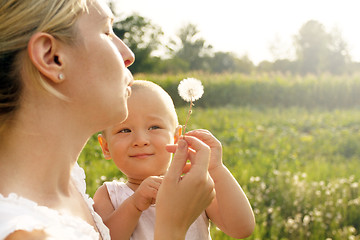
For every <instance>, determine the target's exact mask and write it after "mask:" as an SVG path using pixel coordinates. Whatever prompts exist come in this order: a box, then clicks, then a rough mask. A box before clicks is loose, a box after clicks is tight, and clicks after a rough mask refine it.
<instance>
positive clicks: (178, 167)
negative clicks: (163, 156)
mask: <svg viewBox="0 0 360 240" xmlns="http://www.w3.org/2000/svg"><path fill="white" fill-rule="evenodd" d="M187 155H188V147H187V143H186V141H185V140H183V139H180V140H179V141H178V147H177V149H176V152H175V154H174V158H173V160H172V162H171V164H170V167H169V170H168V172H167V173H166V175H165V178H168V179H169V180H173V181H178V180H179V179H180V176H181V175H182V173H183V168H184V167H185V164H186V160H187Z"/></svg>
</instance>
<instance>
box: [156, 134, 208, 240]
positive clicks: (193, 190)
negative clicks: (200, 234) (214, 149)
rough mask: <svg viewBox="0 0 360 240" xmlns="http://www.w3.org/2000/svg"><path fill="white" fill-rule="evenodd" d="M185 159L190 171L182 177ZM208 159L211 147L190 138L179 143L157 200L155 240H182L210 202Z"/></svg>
mask: <svg viewBox="0 0 360 240" xmlns="http://www.w3.org/2000/svg"><path fill="white" fill-rule="evenodd" d="M168 150H169V151H173V150H174V146H169V147H168ZM187 160H190V162H191V168H190V170H189V171H188V172H187V173H186V174H185V175H182V174H183V168H184V166H185V164H186V161H187ZM209 160H210V148H209V146H207V145H206V144H205V143H204V142H202V141H201V140H199V139H197V138H195V137H192V136H185V137H183V138H181V139H180V140H179V142H178V146H177V150H176V152H175V155H174V159H173V161H172V163H171V165H170V168H169V170H168V172H167V174H166V175H165V177H164V179H163V182H162V184H161V186H160V188H159V191H158V195H157V199H156V225H155V239H184V238H185V235H186V232H187V230H188V228H189V226H190V225H191V224H192V223H193V222H194V221H195V220H196V218H198V217H199V215H200V214H201V213H202V212H203V211H204V210H205V209H206V208H207V207H208V206H209V204H210V203H211V202H212V200H213V198H214V196H215V192H214V182H213V181H212V179H211V177H210V175H209V174H208V171H207V170H208V166H209Z"/></svg>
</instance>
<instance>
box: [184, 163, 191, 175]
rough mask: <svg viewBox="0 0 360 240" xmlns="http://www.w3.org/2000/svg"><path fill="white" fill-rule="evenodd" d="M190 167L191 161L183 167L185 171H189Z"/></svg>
mask: <svg viewBox="0 0 360 240" xmlns="http://www.w3.org/2000/svg"><path fill="white" fill-rule="evenodd" d="M190 168H191V163H186V164H185V166H184V168H183V173H187V172H189V171H190Z"/></svg>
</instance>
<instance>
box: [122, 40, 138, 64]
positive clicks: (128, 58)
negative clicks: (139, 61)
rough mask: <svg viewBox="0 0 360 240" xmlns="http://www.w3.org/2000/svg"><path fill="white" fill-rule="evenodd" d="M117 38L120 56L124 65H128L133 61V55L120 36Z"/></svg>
mask: <svg viewBox="0 0 360 240" xmlns="http://www.w3.org/2000/svg"><path fill="white" fill-rule="evenodd" d="M118 40H119V43H118V44H119V45H118V48H119V51H120V54H121V56H122V58H123V59H124V64H125V67H129V66H131V64H133V63H134V62H135V55H134V53H133V52H132V51H131V49H130V48H129V47H128V46H127V45H126V44H125V43H124V42H123V41H122V40H121V39H120V38H118Z"/></svg>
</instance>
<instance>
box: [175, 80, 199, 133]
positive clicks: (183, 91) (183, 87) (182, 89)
mask: <svg viewBox="0 0 360 240" xmlns="http://www.w3.org/2000/svg"><path fill="white" fill-rule="evenodd" d="M178 92H179V95H180V97H181V98H182V99H184V100H185V101H186V102H190V108H189V112H188V115H187V118H186V122H185V125H184V129H183V131H184V133H185V132H186V126H187V123H188V121H189V118H190V114H191V112H192V111H191V108H192V105H193V102H194V101H196V100H198V99H199V98H201V96H202V95H203V93H204V87H203V85H202V84H201V81H200V80H198V79H195V78H186V79H184V80H182V81H181V82H180V83H179V86H178Z"/></svg>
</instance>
